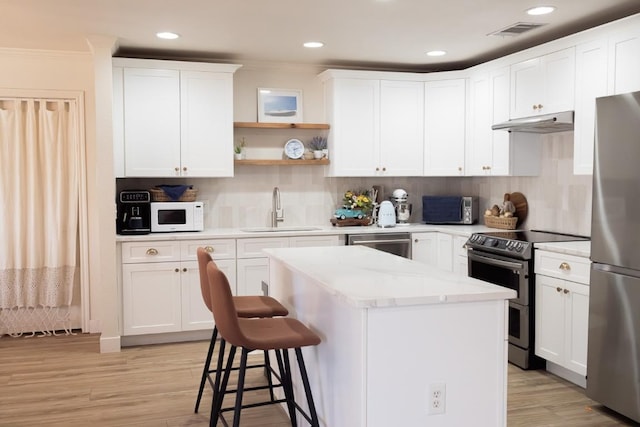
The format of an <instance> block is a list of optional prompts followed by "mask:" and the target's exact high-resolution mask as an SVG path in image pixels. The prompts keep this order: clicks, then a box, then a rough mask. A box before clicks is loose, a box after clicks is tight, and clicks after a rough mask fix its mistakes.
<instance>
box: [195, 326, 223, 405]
mask: <svg viewBox="0 0 640 427" xmlns="http://www.w3.org/2000/svg"><path fill="white" fill-rule="evenodd" d="M217 338H218V328H217V327H214V328H213V334H212V335H211V341H210V342H209V351H208V352H207V359H206V360H205V362H204V368H203V369H202V378H201V379H200V388H199V389H198V398H197V399H196V407H195V409H194V410H193V412H195V413H196V414H197V413H198V408H199V407H200V400H201V399H202V392H203V391H204V383H205V381H207V375H209V372H211V371H210V370H209V367H210V366H211V357H212V356H213V348H214V347H215V346H216V339H217Z"/></svg>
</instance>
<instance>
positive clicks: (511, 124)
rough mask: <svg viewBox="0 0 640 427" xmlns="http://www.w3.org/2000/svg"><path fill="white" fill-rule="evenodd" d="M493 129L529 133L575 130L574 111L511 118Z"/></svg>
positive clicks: (492, 127)
mask: <svg viewBox="0 0 640 427" xmlns="http://www.w3.org/2000/svg"><path fill="white" fill-rule="evenodd" d="M491 129H493V130H508V131H509V132H528V133H553V132H566V131H568V130H573V111H563V112H562V113H556V114H544V115H540V116H533V117H523V118H521V119H514V120H509V121H508V122H504V123H498V124H495V125H493V126H491Z"/></svg>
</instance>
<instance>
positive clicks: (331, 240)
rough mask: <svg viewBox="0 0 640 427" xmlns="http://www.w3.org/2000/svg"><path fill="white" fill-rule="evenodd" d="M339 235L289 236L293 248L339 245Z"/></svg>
mask: <svg viewBox="0 0 640 427" xmlns="http://www.w3.org/2000/svg"><path fill="white" fill-rule="evenodd" d="M339 244H340V239H338V236H296V237H290V238H289V246H290V247H292V248H305V247H318V246H338V245H339Z"/></svg>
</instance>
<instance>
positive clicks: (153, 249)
mask: <svg viewBox="0 0 640 427" xmlns="http://www.w3.org/2000/svg"><path fill="white" fill-rule="evenodd" d="M147 255H158V250H157V249H155V248H149V249H147Z"/></svg>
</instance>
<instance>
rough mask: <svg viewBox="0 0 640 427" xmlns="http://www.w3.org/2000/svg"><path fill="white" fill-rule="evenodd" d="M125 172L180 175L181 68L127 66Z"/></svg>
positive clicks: (129, 174) (125, 71) (134, 174)
mask: <svg viewBox="0 0 640 427" xmlns="http://www.w3.org/2000/svg"><path fill="white" fill-rule="evenodd" d="M123 83H124V153H125V154H124V158H125V168H124V169H125V176H180V170H181V167H180V166H181V165H180V72H179V71H177V70H153V69H144V68H125V69H124V82H123Z"/></svg>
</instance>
